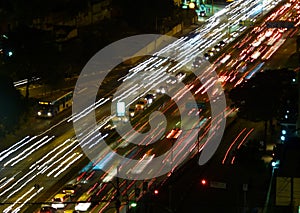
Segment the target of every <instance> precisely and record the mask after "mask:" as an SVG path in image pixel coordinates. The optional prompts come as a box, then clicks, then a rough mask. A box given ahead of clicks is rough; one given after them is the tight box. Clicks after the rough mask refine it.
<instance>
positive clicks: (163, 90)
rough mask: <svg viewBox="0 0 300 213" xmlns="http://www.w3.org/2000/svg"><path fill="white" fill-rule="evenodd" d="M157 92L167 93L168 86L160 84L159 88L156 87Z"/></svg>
mask: <svg viewBox="0 0 300 213" xmlns="http://www.w3.org/2000/svg"><path fill="white" fill-rule="evenodd" d="M156 93H157V94H165V93H166V88H165V87H164V86H160V87H159V88H158V89H156Z"/></svg>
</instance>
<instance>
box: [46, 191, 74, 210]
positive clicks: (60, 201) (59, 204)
mask: <svg viewBox="0 0 300 213" xmlns="http://www.w3.org/2000/svg"><path fill="white" fill-rule="evenodd" d="M70 200H71V199H70V195H68V194H63V193H59V194H57V195H55V196H54V197H53V198H52V205H51V206H52V207H53V208H55V209H63V208H65V206H66V205H67V204H66V202H69V201H70Z"/></svg>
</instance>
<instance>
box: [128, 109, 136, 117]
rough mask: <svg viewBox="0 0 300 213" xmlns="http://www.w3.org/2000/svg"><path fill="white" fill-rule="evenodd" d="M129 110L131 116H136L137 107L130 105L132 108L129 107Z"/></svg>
mask: <svg viewBox="0 0 300 213" xmlns="http://www.w3.org/2000/svg"><path fill="white" fill-rule="evenodd" d="M128 111H129V116H130V117H131V118H132V117H134V116H135V108H133V107H130V108H129V109H128Z"/></svg>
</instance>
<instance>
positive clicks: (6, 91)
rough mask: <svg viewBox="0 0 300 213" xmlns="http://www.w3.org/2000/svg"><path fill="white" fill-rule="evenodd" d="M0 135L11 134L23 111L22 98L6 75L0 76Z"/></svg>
mask: <svg viewBox="0 0 300 213" xmlns="http://www.w3.org/2000/svg"><path fill="white" fill-rule="evenodd" d="M0 102H1V105H0V134H1V136H3V135H4V134H6V133H9V132H12V131H13V130H14V129H15V127H16V126H17V125H18V122H19V117H20V116H21V114H22V113H23V112H24V110H25V106H24V102H23V100H22V96H21V94H20V93H19V91H17V90H16V89H15V87H14V84H13V81H12V79H11V78H10V77H8V76H7V75H3V74H0Z"/></svg>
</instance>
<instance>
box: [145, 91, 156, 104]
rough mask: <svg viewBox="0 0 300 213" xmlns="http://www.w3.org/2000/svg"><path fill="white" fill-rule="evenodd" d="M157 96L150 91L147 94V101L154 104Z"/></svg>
mask: <svg viewBox="0 0 300 213" xmlns="http://www.w3.org/2000/svg"><path fill="white" fill-rule="evenodd" d="M155 98H156V95H155V94H152V93H148V94H147V95H145V100H146V101H147V104H148V105H150V104H152V103H153V101H154V99H155Z"/></svg>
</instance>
